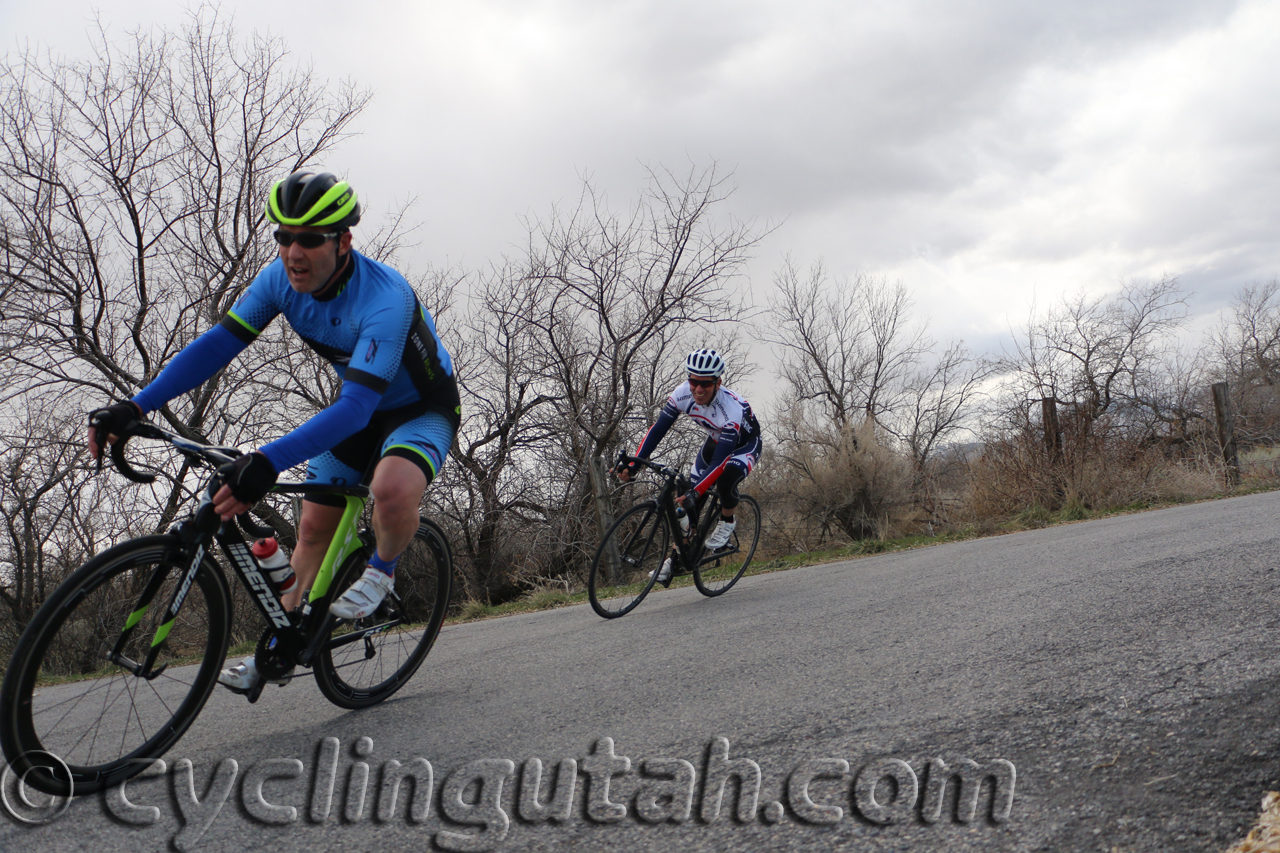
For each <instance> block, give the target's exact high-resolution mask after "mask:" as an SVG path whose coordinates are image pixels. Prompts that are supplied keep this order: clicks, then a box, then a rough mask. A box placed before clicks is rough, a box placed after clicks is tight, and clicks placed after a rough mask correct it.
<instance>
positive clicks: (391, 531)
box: [369, 456, 427, 562]
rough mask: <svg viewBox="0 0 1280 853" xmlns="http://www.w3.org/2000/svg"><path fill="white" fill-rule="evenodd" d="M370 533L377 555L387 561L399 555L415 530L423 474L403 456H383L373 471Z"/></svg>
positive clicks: (424, 487)
mask: <svg viewBox="0 0 1280 853" xmlns="http://www.w3.org/2000/svg"><path fill="white" fill-rule="evenodd" d="M369 488H370V490H371V491H372V492H373V532H374V535H375V536H376V537H377V538H378V556H379V557H381V558H382V559H383V560H386V561H387V562H390V561H391V560H394V559H395V558H397V557H399V556H400V555H401V554H402V553H404V550H405V549H406V548H408V547H409V543H410V542H412V541H413V536H414V534H415V533H417V532H418V511H419V507H420V506H421V505H422V493H423V492H424V491H426V488H427V477H426V475H425V474H423V473H422V469H421V468H419V467H418V466H417V465H415V464H414V463H412V462H410V461H409V460H408V459H405V458H404V457H403V456H384V457H382V460H381V461H380V462H378V467H377V468H375V469H374V472H373V482H372V483H371V484H370V487H369Z"/></svg>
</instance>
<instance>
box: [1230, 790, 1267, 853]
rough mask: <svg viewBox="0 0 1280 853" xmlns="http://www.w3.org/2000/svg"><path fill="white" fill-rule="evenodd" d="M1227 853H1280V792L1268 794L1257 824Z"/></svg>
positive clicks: (1264, 798) (1263, 799) (1263, 800)
mask: <svg viewBox="0 0 1280 853" xmlns="http://www.w3.org/2000/svg"><path fill="white" fill-rule="evenodd" d="M1227 853H1280V792H1277V791H1268V792H1267V795H1266V796H1265V797H1263V798H1262V815H1261V816H1260V817H1259V818H1258V822H1257V824H1255V825H1254V827H1253V829H1251V830H1249V834H1248V835H1246V836H1245V839H1244V840H1243V841H1241V842H1240V843H1238V844H1236V845H1235V846H1233V847H1232V848H1231V849H1230V850H1228V851H1227Z"/></svg>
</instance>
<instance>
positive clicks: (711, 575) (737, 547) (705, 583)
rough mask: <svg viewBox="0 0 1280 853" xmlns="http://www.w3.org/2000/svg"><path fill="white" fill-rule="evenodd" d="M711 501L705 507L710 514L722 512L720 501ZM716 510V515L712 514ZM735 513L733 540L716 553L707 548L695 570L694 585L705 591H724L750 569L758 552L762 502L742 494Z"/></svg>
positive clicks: (730, 539)
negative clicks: (752, 560)
mask: <svg viewBox="0 0 1280 853" xmlns="http://www.w3.org/2000/svg"><path fill="white" fill-rule="evenodd" d="M707 504H708V505H707V508H706V509H705V510H703V511H704V512H706V513H707V514H708V518H714V517H715V516H719V514H720V503H719V501H718V500H714V501H708V502H707ZM713 512H714V513H715V516H712V515H711V513H713ZM734 516H735V519H734V521H735V524H734V527H733V533H732V534H730V536H729V544H728V545H726V546H725V547H724V548H723V549H721V550H718V551H716V552H715V553H708V552H707V551H706V550H704V551H703V552H702V557H701V559H699V560H698V565H697V566H696V567H695V568H694V570H693V583H694V586H696V587H697V588H698V592H700V593H702V594H703V595H707V596H717V595H724V594H725V593H726V592H728V591H729V590H730V588H732V587H733V585H734V584H736V583H737V582H738V578H740V577H742V575H743V573H744V572H746V570H747V567H748V566H750V565H751V558H752V557H754V556H755V553H756V545H757V544H759V542H760V504H758V503H756V499H755V498H753V497H751V496H750V495H741V496H740V497H739V498H738V507H737V509H736V510H734ZM739 561H740V562H739Z"/></svg>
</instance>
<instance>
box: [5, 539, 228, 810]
mask: <svg viewBox="0 0 1280 853" xmlns="http://www.w3.org/2000/svg"><path fill="white" fill-rule="evenodd" d="M190 560H191V555H190V554H189V553H187V552H186V551H185V549H184V548H183V547H182V544H181V542H180V541H179V539H178V537H177V536H172V535H163V536H147V537H143V538H140V539H134V540H131V541H129V542H124V543H122V544H120V545H117V546H116V547H114V548H111V549H109V550H107V551H104V552H103V553H101V554H99V555H98V556H96V557H94V558H93V559H91V560H89V561H88V562H87V563H85V564H84V565H83V566H81V567H80V568H79V569H77V570H76V571H75V572H74V573H72V575H71V576H70V577H68V578H67V579H66V580H65V581H64V582H63V583H62V585H61V586H59V587H58V588H57V589H56V590H54V592H53V594H52V595H51V596H49V598H48V599H47V600H46V601H45V603H44V605H43V606H42V607H41V608H40V609H39V610H38V611H37V612H36V614H35V616H33V617H32V619H31V621H30V622H29V623H28V625H27V628H26V630H25V631H24V632H23V634H22V637H21V638H20V639H19V640H18V645H17V646H16V648H15V649H14V653H13V659H12V660H11V661H10V663H9V669H8V671H7V672H6V673H5V677H4V684H3V686H2V687H0V745H2V746H3V748H4V754H5V757H6V758H7V759H8V760H9V763H10V766H11V767H12V768H13V770H14V772H15V773H16V774H17V775H18V777H19V778H22V777H23V776H24V774H28V773H29V775H26V781H27V783H28V784H30V785H32V786H33V787H35V788H36V789H38V790H40V791H43V792H45V793H47V794H55V795H58V796H67V795H68V794H71V793H74V794H77V795H80V794H90V793H94V792H97V791H101V790H102V789H104V788H108V787H111V786H113V785H118V784H119V783H120V782H122V781H124V780H125V779H128V778H130V777H131V776H134V775H137V774H138V773H141V772H142V771H143V770H145V769H147V767H148V765H149V763H150V762H149V759H152V758H157V757H159V756H161V755H163V754H164V753H165V752H166V751H167V750H168V749H169V748H170V747H172V746H173V745H174V744H175V743H176V742H177V741H178V739H179V738H180V737H182V735H183V734H184V733H185V732H186V730H187V727H188V726H190V725H191V723H192V721H194V720H195V718H196V716H197V715H198V714H199V713H200V709H201V708H203V707H204V703H205V702H206V701H207V700H208V698H209V694H210V692H211V691H212V690H213V686H214V684H215V683H216V680H217V677H218V670H219V668H220V667H221V666H222V663H223V659H224V658H225V657H226V654H227V644H228V637H229V635H230V627H231V609H230V603H229V602H230V594H229V590H228V589H227V582H226V579H225V578H224V577H223V575H222V573H221V572H220V571H219V570H218V568H217V566H216V565H215V564H214V563H213V561H212V560H211V559H210V558H209V557H208V556H206V557H205V558H204V559H203V560H202V562H201V567H200V569H199V571H197V573H196V576H195V582H194V583H192V584H191V587H190V590H189V591H188V593H187V595H186V598H185V600H184V601H183V604H182V608H181V610H180V611H179V613H178V616H177V618H176V619H175V620H174V621H173V623H172V625H170V626H169V627H168V629H167V630H166V629H165V627H164V625H163V623H164V622H166V621H167V609H168V607H169V604H170V602H171V601H172V599H173V595H174V591H175V589H176V588H177V587H178V585H179V584H181V583H182V582H183V579H184V576H185V573H186V569H187V567H188V566H189V565H190ZM148 588H152V589H153V590H154V595H152V596H151V599H150V603H149V604H148V605H146V606H145V607H144V606H141V605H140V596H142V595H143V594H144V590H145V589H148ZM130 623H133V627H132V631H131V632H130V633H129V636H128V639H127V641H126V642H125V643H124V645H123V647H122V648H121V649H120V650H119V654H120V655H122V656H123V657H124V658H127V659H128V660H129V661H132V662H134V663H137V664H141V663H142V662H143V660H144V659H145V658H146V657H147V653H148V651H149V650H150V649H151V647H152V643H153V641H154V639H155V638H156V637H157V636H160V637H162V638H163V639H162V640H161V641H160V643H159V647H160V653H159V656H158V657H157V659H156V662H155V665H154V666H153V667H152V669H151V672H152V677H151V678H150V679H147V678H143V677H140V676H138V675H135V674H134V672H133V671H131V669H127V668H125V667H124V666H121V665H119V664H116V663H112V662H111V661H110V660H108V654H110V653H111V652H112V650H113V648H114V647H115V646H116V644H117V643H118V642H119V640H120V638H121V636H122V635H123V633H124V632H125V631H126V628H127V627H129V625H130ZM117 660H119V658H117ZM161 669H163V671H160V670H161ZM157 673H158V674H157ZM48 754H52V755H54V756H56V757H57V758H58V759H60V760H61V761H62V762H64V763H65V764H66V766H67V769H68V770H69V771H70V774H71V775H70V779H68V778H67V777H66V776H65V775H64V774H63V772H62V770H61V768H60V767H56V763H55V762H51V761H50V760H49V759H48V757H47V756H48ZM55 768H56V769H55Z"/></svg>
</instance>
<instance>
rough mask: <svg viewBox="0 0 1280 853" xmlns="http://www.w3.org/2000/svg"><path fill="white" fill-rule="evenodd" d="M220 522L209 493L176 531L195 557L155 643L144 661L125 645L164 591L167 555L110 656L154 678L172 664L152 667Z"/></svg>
mask: <svg viewBox="0 0 1280 853" xmlns="http://www.w3.org/2000/svg"><path fill="white" fill-rule="evenodd" d="M218 523H219V520H218V516H217V514H216V513H215V512H214V511H213V502H212V500H211V498H210V496H209V495H208V494H207V493H206V494H205V495H204V496H203V498H202V499H201V501H200V506H199V508H198V509H197V510H196V514H195V518H194V519H192V520H191V521H188V522H184V523H183V524H180V525H179V526H178V529H177V530H176V531H175V532H176V533H177V534H178V536H179V537H180V538H181V539H182V540H183V544H184V545H185V546H186V547H184V548H183V549H182V553H183V554H191V555H192V558H191V561H190V563H189V564H188V565H187V568H186V571H185V572H184V573H183V576H182V582H181V583H180V584H178V588H177V589H175V590H174V592H173V595H172V596H171V597H170V599H169V606H168V607H167V608H166V609H165V617H164V621H163V622H161V623H160V625H159V626H158V627H157V628H156V632H155V635H154V636H152V638H151V647H150V648H149V649H148V650H147V656H146V658H144V659H143V661H142V663H137V662H135V661H133V660H130V659H129V658H128V657H126V656H125V655H124V647H125V645H126V644H127V643H128V642H129V639H130V637H132V636H133V632H134V630H135V629H136V628H137V627H138V624H139V623H140V622H141V621H142V619H143V617H144V616H146V614H147V610H149V609H150V607H151V601H152V599H153V598H155V595H156V593H157V592H159V591H160V587H161V585H162V584H163V583H164V581H165V578H167V577H168V576H169V573H170V572H171V571H172V570H173V565H172V563H171V562H170V561H169V560H167V559H166V560H162V561H161V564H160V565H159V566H156V569H155V571H154V572H152V573H151V577H150V578H148V579H147V585H146V586H145V587H144V588H143V590H142V595H141V596H140V597H139V598H138V606H137V607H136V608H135V609H134V611H133V612H132V613H130V614H129V618H128V619H127V620H126V621H125V624H124V628H123V629H122V630H121V631H120V636H119V637H118V638H117V639H116V644H115V646H113V647H112V649H111V651H110V652H108V653H107V660H109V661H111V663H113V664H115V665H116V666H119V667H122V668H123V669H127V670H128V671H129V672H131V673H133V674H134V675H135V676H137V677H139V678H145V679H147V680H148V681H152V680H154V679H155V678H156V677H158V676H159V675H160V673H162V672H164V671H165V669H166V668H167V667H168V666H169V665H168V664H167V663H166V664H164V665H163V666H161V667H160V668H159V669H152V667H153V666H155V662H156V658H157V657H158V656H159V655H160V649H161V647H162V646H163V645H164V641H165V640H166V639H167V638H168V636H169V632H170V631H172V630H173V624H174V622H176V621H177V619H178V614H179V613H180V612H181V611H182V605H183V602H185V601H186V600H187V595H188V594H189V593H190V592H191V585H192V584H193V583H194V582H195V579H196V573H197V572H199V571H200V564H201V563H203V562H204V558H205V554H206V553H207V549H208V546H209V543H210V542H211V541H212V539H213V532H214V531H215V530H217V529H218Z"/></svg>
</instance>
